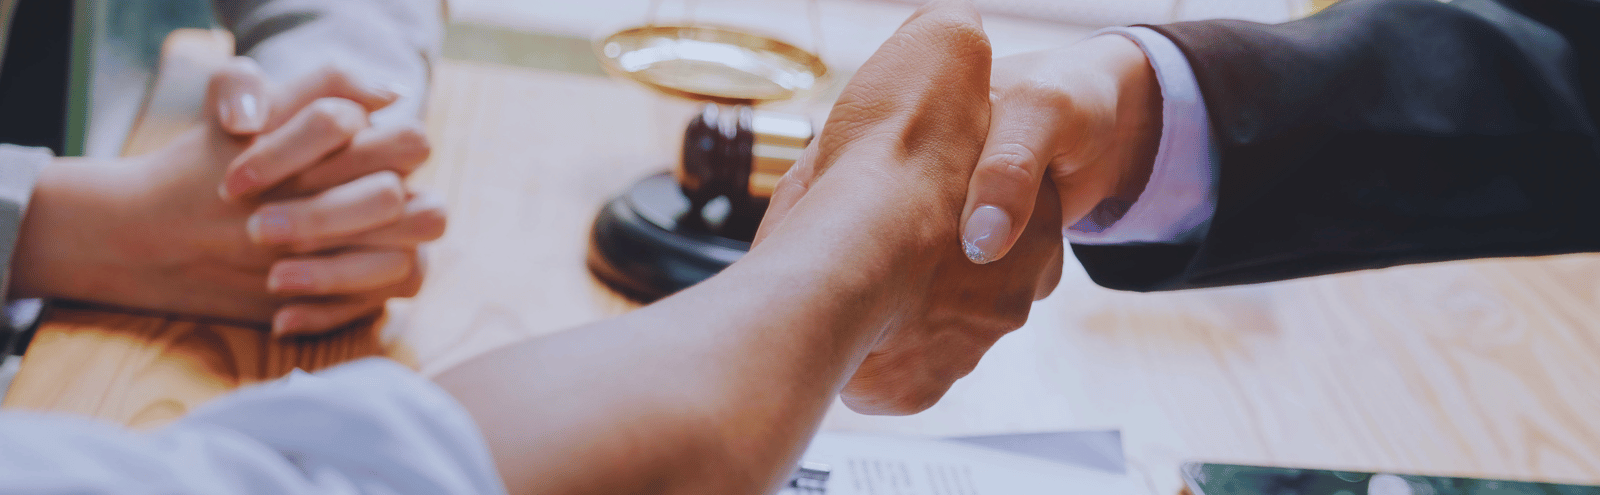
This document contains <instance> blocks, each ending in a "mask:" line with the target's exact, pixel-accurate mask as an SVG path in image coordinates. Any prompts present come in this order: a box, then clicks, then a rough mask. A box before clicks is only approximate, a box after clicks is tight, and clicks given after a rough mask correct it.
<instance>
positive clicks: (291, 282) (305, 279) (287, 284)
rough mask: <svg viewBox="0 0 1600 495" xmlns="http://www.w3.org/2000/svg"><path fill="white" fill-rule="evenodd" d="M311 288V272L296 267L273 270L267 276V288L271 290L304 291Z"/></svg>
mask: <svg viewBox="0 0 1600 495" xmlns="http://www.w3.org/2000/svg"><path fill="white" fill-rule="evenodd" d="M313 288H315V287H312V282H311V273H309V272H307V271H305V270H301V269H298V268H286V269H279V270H273V271H272V276H271V277H268V278H267V290H268V291H271V292H284V291H296V292H305V291H310V290H311V289H313Z"/></svg>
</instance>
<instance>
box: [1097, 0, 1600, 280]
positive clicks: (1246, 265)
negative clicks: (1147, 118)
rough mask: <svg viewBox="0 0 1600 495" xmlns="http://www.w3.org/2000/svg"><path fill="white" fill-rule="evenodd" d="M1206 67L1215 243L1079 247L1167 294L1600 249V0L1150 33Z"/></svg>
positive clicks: (1347, 8) (1340, 11)
mask: <svg viewBox="0 0 1600 495" xmlns="http://www.w3.org/2000/svg"><path fill="white" fill-rule="evenodd" d="M1150 27H1151V28H1153V29H1156V30H1157V31H1159V32H1161V33H1162V34H1164V35H1166V36H1167V37H1169V38H1171V39H1172V40H1173V41H1174V42H1175V43H1176V44H1177V45H1178V47H1179V48H1180V49H1182V50H1183V52H1184V54H1185V55H1186V56H1187V57H1188V59H1189V62H1190V64H1191V65H1192V66H1193V67H1194V71H1195V75H1196V77H1197V79H1198V82H1199V84H1200V90H1201V93H1202V94H1203V95H1204V97H1205V103H1206V108H1207V111H1208V112H1209V113H1210V117H1211V123H1212V129H1213V136H1214V138H1215V140H1216V141H1215V142H1216V146H1217V148H1216V151H1217V159H1218V160H1220V162H1219V164H1220V176H1219V177H1217V183H1218V198H1217V199H1218V201H1217V210H1216V214H1215V216H1214V217H1213V220H1212V222H1211V224H1210V226H1209V230H1208V231H1207V232H1206V233H1205V236H1204V238H1203V240H1201V241H1199V242H1198V243H1193V244H1182V245H1122V246H1085V245H1074V246H1073V251H1074V253H1075V254H1076V255H1077V256H1078V258H1079V260H1081V261H1082V262H1083V265H1084V266H1085V268H1086V269H1087V270H1088V272H1089V274H1090V276H1091V277H1092V278H1093V279H1094V280H1095V281H1096V282H1098V283H1100V284H1101V285H1105V286H1107V287H1112V288H1118V289H1127V290H1168V289H1182V288H1191V287H1207V286H1217V285H1231V284H1243V283H1254V282H1264V281H1271V280H1281V279H1286V278H1293V277H1303V276H1310V275H1318V274H1325V273H1332V272H1340V271H1350V270H1359V269H1366V268H1379V267H1386V266H1392V265H1398V264H1405V263H1420V262H1429V261H1441V260H1450V259H1460V258H1473V257H1490V256H1527V255H1544V254H1556V253H1569V252H1579V251H1593V250H1600V138H1597V132H1596V121H1597V116H1600V1H1596V0H1522V1H1512V0H1506V1H1491V0H1461V1H1457V2H1454V3H1449V4H1444V3H1439V2H1436V1H1434V0H1375V1H1366V0H1348V1H1346V2H1344V3H1341V4H1337V5H1335V6H1334V7H1331V8H1329V9H1328V10H1327V11H1325V12H1323V13H1320V14H1318V15H1316V16H1313V17H1310V18H1307V19H1303V20H1300V21H1296V22H1290V23H1286V24H1279V25H1263V24H1256V23H1249V22H1241V21H1206V22H1186V23H1178V24H1169V25H1163V26H1150Z"/></svg>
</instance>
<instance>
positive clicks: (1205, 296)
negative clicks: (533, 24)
mask: <svg viewBox="0 0 1600 495" xmlns="http://www.w3.org/2000/svg"><path fill="white" fill-rule="evenodd" d="M436 83H437V87H436V91H435V94H434V98H433V105H432V107H431V108H432V110H431V111H432V115H431V118H432V120H431V133H432V137H433V139H434V142H435V143H436V146H437V148H436V151H435V155H434V159H433V163H432V164H431V165H430V166H429V167H427V168H425V169H424V170H423V171H421V172H419V173H418V175H417V177H416V178H415V180H416V181H417V182H418V183H421V184H425V185H428V186H431V187H432V188H434V189H436V190H438V191H440V192H442V193H443V194H444V195H445V196H446V197H447V199H448V201H449V204H450V208H451V212H452V220H451V226H450V232H449V233H448V234H447V235H446V236H445V238H444V239H443V240H442V241H441V242H440V243H438V245H436V246H435V247H434V249H433V250H432V251H431V253H432V255H433V256H432V266H431V272H430V275H429V277H430V278H429V281H428V283H427V285H426V287H424V289H423V292H422V294H421V295H419V296H418V297H417V298H416V299H415V300H412V301H409V302H404V303H396V304H394V305H393V306H392V307H391V312H390V314H391V321H390V323H389V324H388V325H387V326H386V327H385V329H384V332H383V333H382V337H383V339H382V340H383V341H385V342H391V343H400V344H403V345H404V346H405V347H406V348H409V349H411V350H413V351H414V352H415V358H416V362H417V363H418V364H419V365H420V367H421V369H422V370H423V371H424V372H426V373H433V372H437V371H439V370H441V369H444V368H446V367H448V366H450V365H451V364H453V363H456V362H459V361H460V360H462V359H465V358H467V357H470V356H472V355H475V354H478V353H481V352H483V351H484V350H487V349H491V348H493V347H495V346H498V345H501V344H504V343H506V342H509V341H511V340H514V339H518V338H523V337H526V336H530V335H542V334H547V333H549V332H553V331H557V330H559V329H562V328H566V327H570V326H572V325H575V324H579V323H583V322H587V321H591V320H594V319H596V318H600V317H603V316H605V315H610V314H615V313H618V312H621V311H625V310H627V309H629V308H630V307H631V306H630V305H629V304H627V303H626V302H624V301H622V300H620V299H618V298H616V297H615V296H613V295H611V294H609V293H608V292H605V291H604V289H602V288H600V287H599V286H597V285H596V284H595V283H594V282H593V281H592V279H590V277H589V276H588V274H587V272H586V271H585V269H584V267H583V253H584V249H585V248H586V244H585V243H586V237H585V234H586V232H587V230H588V226H589V221H590V218H591V215H592V213H593V212H594V210H595V209H596V208H597V207H598V206H599V205H600V204H601V201H603V200H604V199H605V198H606V197H608V196H610V195H612V194H615V193H616V192H617V191H620V190H622V189H623V188H624V187H626V186H627V185H628V184H629V183H630V182H631V181H633V180H634V179H636V178H638V177H640V176H643V175H645V174H647V173H649V172H650V171H652V170H656V169H658V168H660V167H663V166H665V165H666V164H667V163H668V162H669V161H670V160H671V159H672V156H673V152H672V150H673V149H674V142H675V140H676V136H677V132H678V126H679V125H681V123H683V122H685V121H686V119H687V118H688V116H689V115H690V114H691V113H692V112H693V108H692V106H690V105H686V104H681V103H673V102H667V101H663V100H659V99H657V98H655V97H653V96H651V95H650V94H648V93H646V92H644V91H642V90H639V89H636V88H633V87H630V86H627V85H625V84H622V83H618V82H613V81H608V80H604V79H598V78H591V77H584V76H574V75H567V74H556V73H548V72H538V71H532V70H522V69H512V68H505V67H498V66H487V65H475V64H468V63H458V62H447V63H444V64H442V65H441V66H440V67H439V71H438V74H437V78H436ZM1597 328H1600V257H1595V256H1568V257H1559V258H1545V259H1538V260H1502V261H1476V262H1466V263H1451V264H1436V265H1428V266H1417V267H1407V268H1399V269H1389V270H1383V271H1378V272H1365V273H1355V274H1347V275H1341V276H1334V277H1323V278H1317V279H1310V280H1302V281H1295V282H1288V283H1279V284H1272V285H1262V286H1254V287H1240V288H1231V289H1222V290H1205V291H1191V292H1182V293H1171V294H1130V293H1119V292H1113V291H1108V290H1104V289H1101V288H1098V287H1096V286H1094V285H1093V284H1091V283H1090V282H1089V280H1088V278H1087V277H1086V276H1085V275H1084V274H1083V273H1082V271H1081V269H1079V268H1077V267H1076V266H1069V267H1068V268H1067V273H1066V274H1065V276H1064V278H1063V280H1062V283H1061V286H1060V288H1059V289H1057V291H1056V293H1055V295H1054V296H1052V297H1051V298H1050V299H1048V300H1046V301H1044V302H1041V303H1040V304H1038V305H1036V306H1035V309H1034V314H1033V317H1032V319H1031V321H1030V322H1029V324H1028V325H1027V327H1026V328H1023V329H1022V330H1020V331H1018V332H1017V333H1015V334H1013V335H1011V336H1008V337H1006V338H1005V339H1002V340H1001V342H1000V343H999V345H998V346H996V348H995V349H994V351H993V352H991V353H990V354H989V355H988V356H987V357H986V358H985V359H984V362H983V363H982V364H981V365H980V366H979V367H978V369H977V371H975V372H974V373H973V374H972V375H971V376H970V377H968V378H966V379H964V380H962V381H961V382H960V383H958V384H957V385H956V386H955V388H954V389H952V390H951V392H950V394H949V395H948V396H947V397H946V398H945V400H944V401H943V402H942V403H940V404H939V405H937V406H935V407H934V408H933V409H931V410H929V411H927V412H925V413H922V414H920V415H916V416H911V417H904V418H879V417H866V416H860V415H856V414H854V413H851V412H849V411H848V410H846V409H844V408H843V407H835V408H834V409H833V410H832V411H831V412H830V413H829V414H828V416H827V418H826V420H825V423H824V427H825V428H828V429H834V430H854V431H878V432H897V433H906V434H915V435H935V436H936V435H953V434H980V433H999V432H1025V431H1041V430H1062V429H1083V428H1107V427H1110V428H1119V429H1121V430H1122V432H1123V439H1124V440H1123V441H1124V446H1125V449H1126V451H1127V454H1128V459H1129V467H1130V471H1131V472H1132V474H1133V475H1134V476H1136V477H1137V478H1138V479H1141V480H1143V481H1144V482H1145V483H1146V484H1147V485H1148V486H1149V487H1150V492H1151V493H1157V494H1162V495H1166V494H1171V493H1175V492H1176V490H1177V489H1178V486H1179V482H1178V478H1177V466H1178V463H1179V462H1181V461H1185V460H1214V461H1233V462H1244V463H1265V464H1289V465H1305V466H1328V467H1342V468H1352V469H1385V470H1400V471H1415V472H1425V473H1452V474H1463V475H1475V476H1491V477H1510V478H1530V479H1545V480H1561V481H1572V482H1587V483H1600V385H1597V384H1600V360H1597V357H1600V331H1597ZM174 331H175V332H178V333H179V334H182V335H178V336H172V337H170V338H171V339H173V340H174V341H176V340H179V339H182V338H191V337H192V338H194V339H197V340H203V338H202V334H203V332H193V333H189V334H184V333H183V331H182V329H177V330H174ZM51 333H52V332H48V331H47V332H46V333H44V334H42V335H41V339H44V338H47V336H48V335H51ZM61 333H65V332H61ZM58 334H59V333H58ZM164 335H165V334H164ZM207 342H208V343H207V344H206V345H209V346H211V347H212V348H214V349H216V355H228V353H229V352H231V351H229V349H230V348H229V347H228V346H229V345H230V344H229V343H228V342H230V341H229V340H228V338H226V337H224V338H221V339H217V340H213V341H207ZM42 343H43V342H42V341H41V344H42ZM232 349H236V348H232ZM44 350H45V349H44V348H36V349H35V350H34V351H33V352H31V353H30V354H29V356H28V360H27V362H26V364H25V368H24V373H25V374H26V373H33V372H34V371H35V370H38V369H41V368H40V367H41V366H42V365H40V364H38V363H39V362H42V361H47V360H48V361H60V362H66V363H74V364H75V365H76V364H78V363H91V366H90V367H96V368H97V367H106V368H108V369H112V370H113V371H114V374H115V376H117V377H118V379H119V380H120V381H118V382H117V387H115V388H112V389H107V388H105V387H101V388H98V389H82V388H79V387H81V383H67V381H66V380H61V379H57V380H53V383H54V386H58V387H59V386H66V387H67V388H65V389H62V390H60V392H59V394H58V397H60V398H61V400H60V401H58V404H73V403H79V404H83V403H96V404H123V405H127V404H158V403H160V401H162V400H165V399H166V397H165V396H164V394H168V393H170V391H171V390H174V388H172V387H171V386H169V385H170V384H174V383H185V382H194V383H205V384H206V385H204V386H197V387H195V388H194V389H193V390H200V391H203V392H205V393H203V394H193V395H192V396H184V397H181V398H180V399H179V400H177V401H169V402H167V403H165V404H166V405H165V406H145V409H140V408H139V407H133V406H128V407H124V406H118V407H116V408H102V409H99V410H97V411H98V412H97V413H99V414H102V416H103V417H110V418H112V419H115V420H119V421H128V420H129V418H128V417H127V416H126V415H124V416H116V415H115V414H111V415H107V413H106V411H112V410H114V411H128V410H149V408H150V407H169V408H170V409H168V410H165V411H167V412H165V413H163V414H167V415H169V416H170V415H171V414H176V413H178V412H179V411H178V408H176V407H174V406H173V404H185V405H187V404H193V403H195V402H196V401H197V397H198V396H201V395H205V396H209V395H215V394H216V393H220V392H221V391H222V390H224V389H226V388H228V387H231V386H232V385H233V384H234V383H240V382H244V381H248V380H242V379H235V378H234V377H230V376H224V375H226V374H227V373H225V372H226V371H228V370H234V369H244V368H248V366H244V367H237V366H236V367H233V368H229V367H226V366H221V365H207V366H196V367H191V368H188V370H190V371H187V372H186V373H190V374H181V375H180V374H176V373H168V372H149V373H144V372H141V370H146V369H149V370H170V369H175V368H170V367H168V368H162V367H158V366H152V365H150V364H149V363H151V362H155V363H158V364H159V363H172V362H177V361H179V360H182V359H189V360H191V361H192V362H213V361H206V359H209V358H201V357H200V356H206V354H193V355H185V356H177V355H173V354H171V353H166V354H161V353H156V355H155V357H151V355H150V354H140V355H139V359H135V360H129V361H128V362H121V363H119V362H109V363H108V362H100V361H95V360H93V359H91V356H94V354H92V353H91V354H85V353H82V352H67V351H68V350H60V351H56V352H50V353H48V354H46V353H44V352H43V351H44ZM269 359H270V357H269ZM152 360H153V361H152ZM238 362H246V361H244V360H241V361H238ZM193 370H202V371H204V373H200V374H198V375H197V374H193V373H195V372H194V371H193ZM219 370H221V371H224V373H221V374H220V375H218V374H211V373H214V372H217V371H219ZM238 374H240V375H243V374H246V373H244V372H242V371H241V372H238ZM219 376H220V377H219ZM21 378H23V377H19V385H23V383H22V382H21V381H20V379H21ZM28 378H30V379H31V378H33V377H28ZM152 384H158V385H152ZM160 384H167V385H160ZM108 393H109V394H110V395H107V394H108ZM13 395H14V396H15V393H14V394H13ZM68 409H69V410H77V411H80V412H83V411H84V408H79V409H72V408H70V407H69V408H68ZM160 412H161V411H157V413H160ZM151 414H153V415H154V414H156V413H151ZM133 419H138V418H133Z"/></svg>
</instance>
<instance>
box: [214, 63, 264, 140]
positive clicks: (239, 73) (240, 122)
mask: <svg viewBox="0 0 1600 495" xmlns="http://www.w3.org/2000/svg"><path fill="white" fill-rule="evenodd" d="M267 104H268V100H267V80H266V75H265V74H264V73H263V72H262V70H261V66H259V65H256V62H255V60H252V59H250V58H249V57H233V59H232V60H229V61H228V64H227V65H226V66H223V67H222V68H221V69H219V70H217V72H216V73H214V74H212V75H211V80H210V83H209V85H208V86H207V88H206V103H205V112H206V113H207V115H208V117H211V118H214V119H215V120H216V122H217V124H218V125H219V126H220V127H221V128H222V130H223V131H226V132H227V133H229V134H233V135H252V134H257V133H260V132H262V131H263V130H265V127H266V125H267Z"/></svg>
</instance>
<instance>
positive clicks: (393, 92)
mask: <svg viewBox="0 0 1600 495" xmlns="http://www.w3.org/2000/svg"><path fill="white" fill-rule="evenodd" d="M406 90H407V88H406V86H405V85H403V84H399V83H392V82H386V83H378V84H373V85H370V86H367V91H368V92H370V93H372V94H373V95H376V96H378V97H380V98H383V99H385V100H398V99H400V95H404V94H406Z"/></svg>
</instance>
